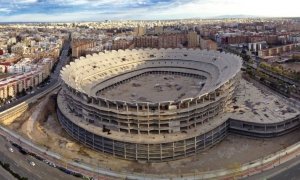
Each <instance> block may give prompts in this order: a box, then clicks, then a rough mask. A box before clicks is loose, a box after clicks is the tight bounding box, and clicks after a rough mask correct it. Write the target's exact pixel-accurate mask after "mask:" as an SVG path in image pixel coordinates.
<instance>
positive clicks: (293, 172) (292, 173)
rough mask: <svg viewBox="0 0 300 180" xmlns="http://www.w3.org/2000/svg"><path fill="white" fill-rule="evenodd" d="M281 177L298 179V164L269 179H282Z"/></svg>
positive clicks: (290, 179)
mask: <svg viewBox="0 0 300 180" xmlns="http://www.w3.org/2000/svg"><path fill="white" fill-rule="evenodd" d="M282 179H288V180H292V179H295V180H298V179H300V164H297V165H296V166H294V167H292V168H290V169H288V170H286V171H284V172H282V173H280V174H278V175H276V176H274V177H271V178H270V180H282Z"/></svg>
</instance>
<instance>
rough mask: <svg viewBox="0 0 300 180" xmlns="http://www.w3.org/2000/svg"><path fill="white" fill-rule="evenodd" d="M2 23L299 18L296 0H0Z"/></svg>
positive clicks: (299, 12)
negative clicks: (248, 17)
mask: <svg viewBox="0 0 300 180" xmlns="http://www.w3.org/2000/svg"><path fill="white" fill-rule="evenodd" d="M0 3H1V5H0V22H100V21H104V20H113V21H115V20H173V19H211V18H212V19H214V18H215V17H219V16H237V15H242V16H253V17H263V18H272V17H274V18H275V17H286V18H288V17H300V11H299V10H298V6H297V4H299V3H298V1H296V0H286V1H284V3H280V2H275V1H272V0H264V1H261V0H252V1H246V0H11V1H9V2H7V0H0Z"/></svg>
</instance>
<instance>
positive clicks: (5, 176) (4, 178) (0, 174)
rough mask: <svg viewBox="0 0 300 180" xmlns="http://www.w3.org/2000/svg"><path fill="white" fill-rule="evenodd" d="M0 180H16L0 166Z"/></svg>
mask: <svg viewBox="0 0 300 180" xmlns="http://www.w3.org/2000/svg"><path fill="white" fill-rule="evenodd" d="M0 179H1V180H16V178H15V177H14V176H13V175H11V174H10V173H9V172H8V171H6V170H5V169H4V168H2V166H0Z"/></svg>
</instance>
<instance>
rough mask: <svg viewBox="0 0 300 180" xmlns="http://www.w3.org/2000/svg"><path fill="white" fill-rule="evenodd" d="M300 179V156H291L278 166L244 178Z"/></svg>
mask: <svg viewBox="0 0 300 180" xmlns="http://www.w3.org/2000/svg"><path fill="white" fill-rule="evenodd" d="M293 178H294V179H300V156H298V157H296V158H293V159H291V160H289V161H287V162H285V163H283V164H280V165H279V166H276V167H274V168H272V169H269V170H267V171H264V172H261V173H259V174H255V175H253V176H250V177H248V178H245V180H256V179H270V180H282V179H286V180H290V179H293Z"/></svg>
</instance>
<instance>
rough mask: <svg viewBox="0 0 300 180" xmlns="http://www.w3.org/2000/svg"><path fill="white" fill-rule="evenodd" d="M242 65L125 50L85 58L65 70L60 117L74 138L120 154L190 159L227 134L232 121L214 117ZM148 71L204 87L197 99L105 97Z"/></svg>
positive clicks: (188, 53) (177, 52)
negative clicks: (126, 99)
mask: <svg viewBox="0 0 300 180" xmlns="http://www.w3.org/2000/svg"><path fill="white" fill-rule="evenodd" d="M241 66H242V60H241V59H240V57H238V56H235V55H232V54H226V53H219V52H216V51H202V50H193V49H143V50H125V51H123V50H121V51H111V52H106V53H99V54H94V55H92V56H87V57H86V58H84V57H82V58H80V59H77V60H75V62H72V63H71V64H70V65H67V66H66V67H65V68H64V69H63V70H62V71H61V76H62V79H63V81H64V85H63V90H62V91H61V92H60V94H59V96H58V100H57V101H58V117H59V120H60V121H61V124H62V125H63V127H64V128H65V129H66V130H67V132H68V133H69V134H70V135H71V136H72V137H74V138H75V139H77V140H78V141H80V142H82V143H84V144H86V145H88V146H90V147H92V148H93V149H96V150H99V151H103V152H107V153H110V154H113V155H115V156H118V157H122V158H125V159H133V160H145V161H167V160H173V159H176V158H181V157H185V156H188V155H191V154H194V153H196V152H197V151H200V150H203V149H206V148H208V147H210V146H211V145H213V144H215V143H217V142H219V141H220V140H221V139H222V138H224V137H225V135H226V133H227V129H228V125H229V123H228V122H227V121H221V120H220V119H222V117H218V118H215V117H216V116H219V115H220V114H222V112H223V111H224V109H225V108H226V106H227V104H229V103H230V102H231V100H232V98H233V96H234V92H235V86H236V83H237V82H238V81H239V78H240V68H241ZM145 74H160V75H164V74H168V75H170V74H171V75H175V76H176V77H178V76H185V77H191V78H198V79H199V82H201V83H200V84H199V88H198V90H199V91H198V92H197V95H196V96H193V97H188V98H184V99H180V98H178V99H177V100H170V101H164V102H152V101H146V102H142V101H136V100H134V101H130V100H128V101H125V100H118V99H108V98H107V97H105V96H104V97H103V96H101V92H103V91H108V90H110V89H113V88H118V86H119V85H120V84H123V83H126V82H129V81H130V80H131V79H136V78H138V77H139V76H143V75H145ZM149 93H151V92H149Z"/></svg>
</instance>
